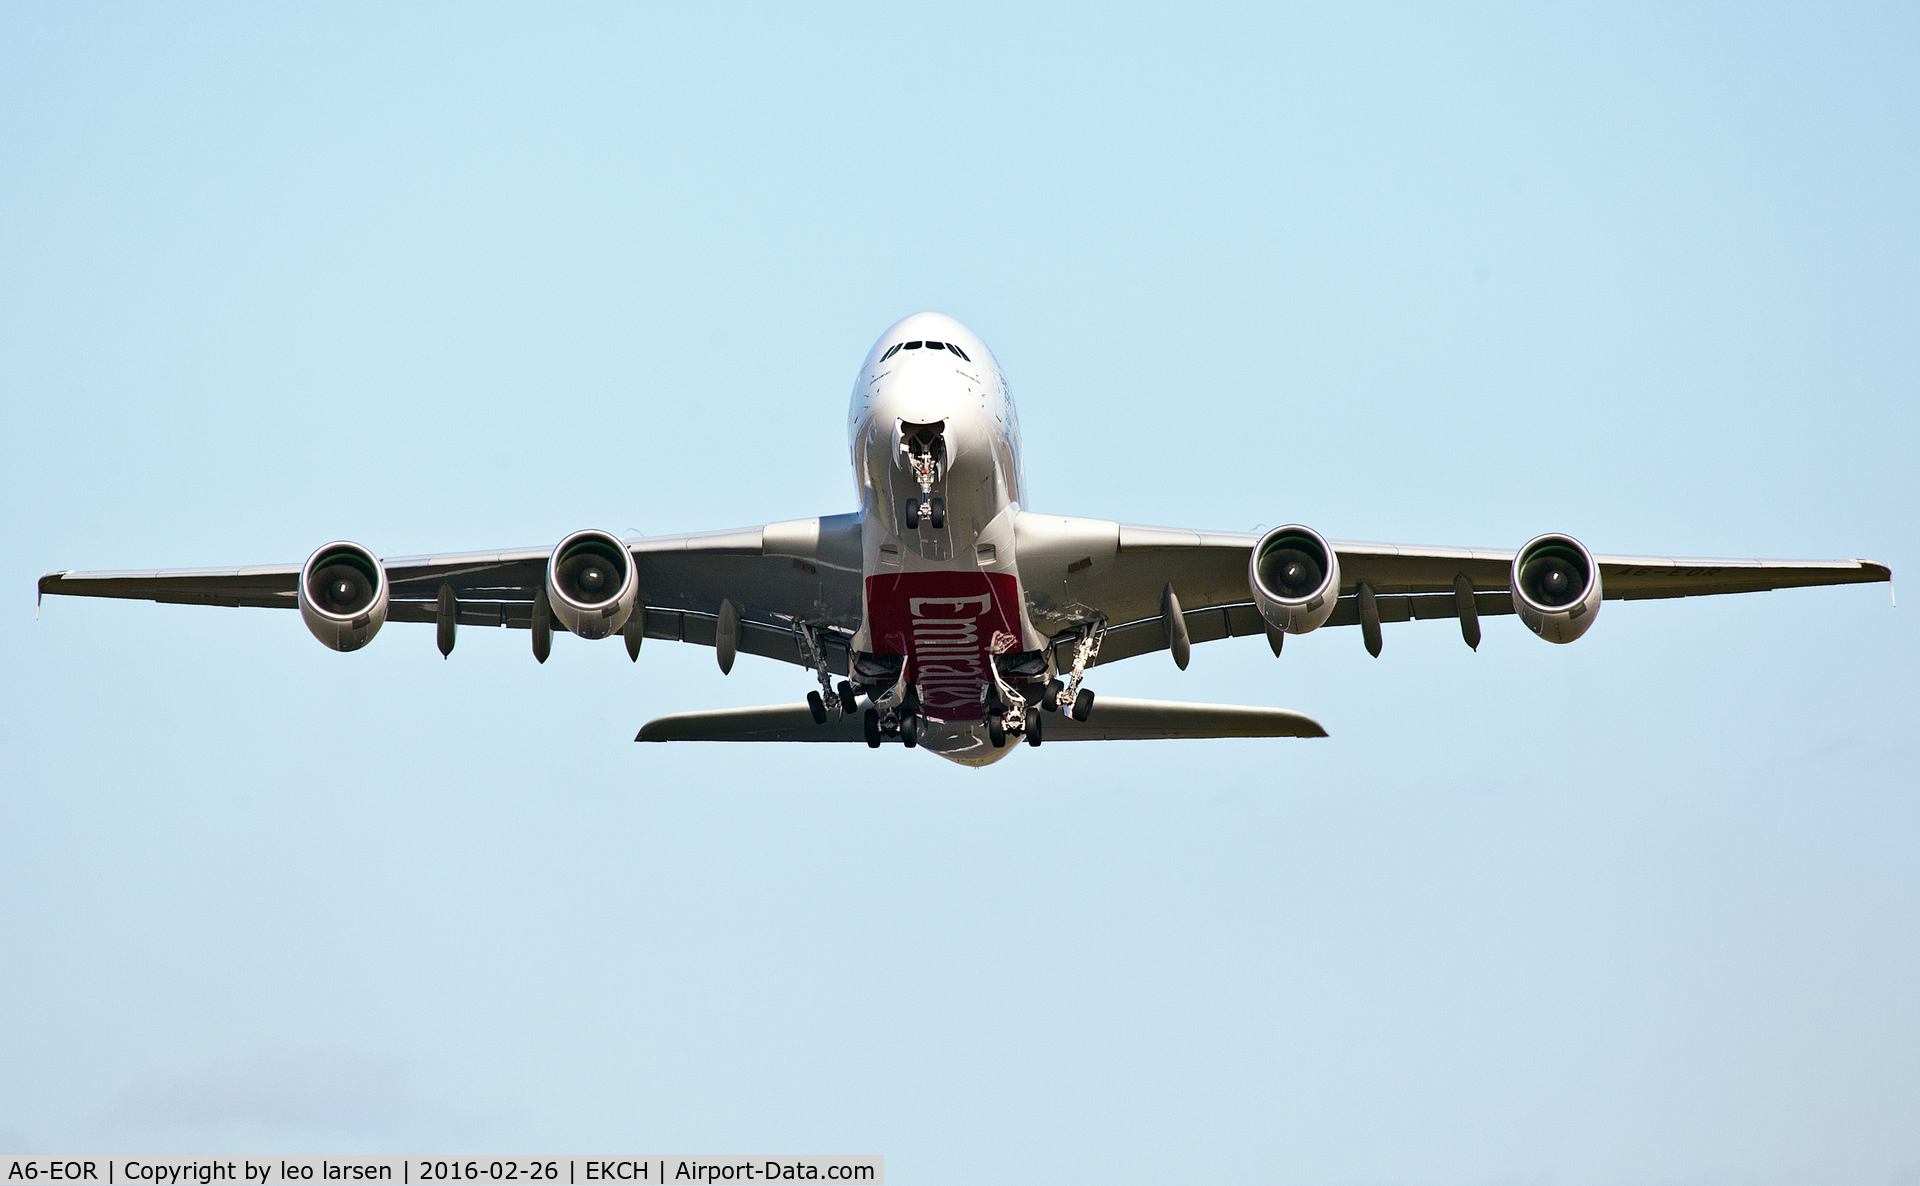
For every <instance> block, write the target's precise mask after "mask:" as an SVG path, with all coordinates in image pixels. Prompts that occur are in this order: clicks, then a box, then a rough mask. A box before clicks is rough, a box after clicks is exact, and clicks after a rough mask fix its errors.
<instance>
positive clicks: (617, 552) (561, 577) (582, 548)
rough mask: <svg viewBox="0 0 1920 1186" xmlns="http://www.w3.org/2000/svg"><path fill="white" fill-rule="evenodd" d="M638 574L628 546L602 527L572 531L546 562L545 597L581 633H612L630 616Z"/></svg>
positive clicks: (555, 612)
mask: <svg viewBox="0 0 1920 1186" xmlns="http://www.w3.org/2000/svg"><path fill="white" fill-rule="evenodd" d="M639 597H640V576H639V573H637V572H636V571H635V570H634V566H633V555H632V554H631V553H630V552H628V551H627V545H625V544H623V543H621V542H620V541H619V539H618V538H616V537H614V536H612V535H609V534H607V533H606V532H604V531H576V532H574V533H573V534H572V535H570V536H568V537H567V538H565V539H563V540H561V541H560V546H559V547H557V548H555V549H554V550H553V556H552V557H551V558H549V559H548V561H547V602H548V604H550V605H551V606H552V607H553V616H554V617H556V618H558V619H559V620H560V624H561V625H562V626H565V627H566V628H567V629H568V630H570V631H572V632H573V633H575V634H577V635H579V636H580V637H581V638H605V637H607V636H608V635H609V634H617V633H619V632H620V628H621V627H623V626H625V625H626V624H627V619H628V618H630V617H632V616H633V607H634V605H635V604H636V603H637V602H638V600H639Z"/></svg>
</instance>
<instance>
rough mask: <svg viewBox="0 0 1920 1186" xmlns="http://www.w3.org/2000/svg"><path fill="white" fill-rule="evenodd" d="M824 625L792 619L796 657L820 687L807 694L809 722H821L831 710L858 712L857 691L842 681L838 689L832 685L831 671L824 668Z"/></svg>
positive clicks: (850, 713) (825, 652) (824, 721)
mask: <svg viewBox="0 0 1920 1186" xmlns="http://www.w3.org/2000/svg"><path fill="white" fill-rule="evenodd" d="M826 632H827V631H826V627H824V626H822V625H820V624H819V623H816V622H795V623H794V624H793V637H794V642H795V645H797V646H798V647H799V648H800V658H801V660H802V661H803V662H805V663H806V664H807V666H809V667H811V668H813V674H814V678H815V679H818V680H819V681H820V690H819V691H817V692H808V693H807V711H808V712H810V713H812V714H813V723H814V724H816V725H824V724H826V723H827V719H828V718H829V717H830V716H832V715H833V714H835V713H838V714H839V715H840V716H841V717H843V718H845V717H850V716H852V715H853V714H854V713H856V712H859V711H860V696H859V693H857V692H855V691H854V690H853V685H852V684H850V683H848V682H847V681H846V680H841V681H840V686H839V687H838V688H836V687H834V685H833V673H832V672H831V671H828V670H827V647H826Z"/></svg>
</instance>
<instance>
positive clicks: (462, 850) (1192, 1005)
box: [0, 5, 1920, 1186]
mask: <svg viewBox="0 0 1920 1186" xmlns="http://www.w3.org/2000/svg"><path fill="white" fill-rule="evenodd" d="M1917 51H1920V21H1917V20H1916V18H1915V15H1914V13H1913V11H1912V10H1911V9H1910V8H1906V7H1904V6H1885V7H1870V6H1821V7H1818V8H1816V7H1813V6H1808V7H1805V8H1788V7H1781V6H1769V7H1763V8H1755V7H1751V6H1692V7H1689V8H1687V9H1686V10H1685V11H1671V10H1670V6H1652V7H1631V8H1623V7H1621V6H1595V7H1590V8H1580V9H1575V8H1567V7H1561V8H1556V9H1554V10H1552V11H1542V10H1538V9H1533V8H1524V7H1522V8H1504V9H1501V8H1447V9H1439V8H1424V7H1423V8H1410V9H1392V8H1374V9H1366V10H1342V11H1333V10H1318V11H1316V10H1294V9H1281V8H1273V7H1257V8H1245V9H1240V8H1229V7H1204V8H1202V7H1192V6H1189V7H1185V8H1182V9H1180V10H1179V11H1178V12H1177V13H1176V12H1172V11H1169V10H1166V9H1163V8H1140V9H1124V8H1114V7H1083V8H1046V9H1035V8H1032V7H1029V6H1006V7H991V6H975V7H972V8H967V9H955V8H946V9H908V8H901V7H898V6H876V7H869V8H823V9H821V10H818V11H804V12H802V11H795V10H789V9H784V8H772V7H768V8H760V9H736V10H731V11H729V12H727V13H725V14H724V15H709V14H706V13H691V12H679V11H676V12H648V11H643V10H639V9H634V8H626V7H609V8H576V9H573V10H571V11H569V12H567V13H564V14H553V13H547V12H541V13H532V12H526V11H520V10H515V9H511V8H507V7H494V8H483V7H478V6H459V7H452V6H449V7H442V8H429V7H415V8H411V9H408V10H407V11H404V12H396V11H393V10H391V9H389V8H386V7H362V8H351V7H344V6H333V7H327V8H320V7H294V6H278V7H274V8H267V9H262V8H253V7H209V6H201V7H197V8H192V9H184V10H182V9H173V10H166V11H163V10H160V9H153V8H149V9H144V10H131V9H124V8H108V7H101V6H93V7H89V6H62V7H58V8H41V7H29V6H25V5H10V6H7V7H5V8H4V9H0V182H3V184H0V216H4V228H5V229H4V231H3V232H0V276H4V278H5V283H4V284H0V400H3V401H4V406H5V409H6V418H5V423H6V426H7V428H6V431H5V432H4V433H0V456H4V465H0V493H3V494H4V505H5V508H6V510H5V524H6V529H5V531H4V533H3V534H0V573H4V574H5V576H6V579H7V581H9V582H11V587H12V588H13V589H14V592H15V599H14V601H13V606H14V610H13V612H11V613H9V614H0V661H3V662H4V669H5V671H6V673H7V678H6V680H5V681H4V684H0V688H4V691H0V696H3V697H4V701H3V702H0V754H3V755H4V756H3V757H0V763H4V765H3V766H0V768H3V769H4V770H5V771H6V777H5V780H4V787H0V854H4V855H0V950H5V951H6V952H8V953H9V955H8V957H7V960H6V965H5V966H6V974H5V975H4V976H0V1145H4V1146H10V1147H12V1148H14V1149H17V1150H19V1151H37V1150H45V1151H51V1150H55V1149H60V1150H92V1151H124V1152H154V1151H170V1150H182V1151H222V1150H232V1151H243V1150H251V1151H264V1152H275V1151H278V1152H303V1151H315V1152H319V1151H342V1152H344V1151H351V1150H368V1151H467V1150H474V1151H512V1150H522V1151H546V1152H575V1151H580V1152H592V1151H606V1152H673V1151H680V1150H684V1151H689V1152H693V1151H703V1152H750V1151H772V1152H786V1153H804V1152H861V1153H868V1152H872V1153H882V1154H885V1155H886V1156H887V1157H888V1164H889V1170H890V1172H891V1173H892V1175H893V1180H896V1181H902V1182H969V1181H979V1180H982V1179H983V1178H999V1179H1016V1180H1032V1181H1037V1180H1046V1181H1063V1182H1065V1181H1148V1180H1165V1179H1168V1178H1172V1177H1176V1176H1182V1175H1184V1176H1189V1177H1193V1178H1196V1179H1202V1178H1204V1179H1210V1180H1223V1181H1225V1180H1231V1181H1270V1182H1276V1183H1296V1182H1297V1183H1385V1182H1419V1183H1430V1182H1431V1183H1482V1182H1485V1183H1494V1182H1499V1183H1513V1182H1556V1183H1588V1182H1592V1183H1602V1182H1605V1183H1619V1182H1648V1183H1653V1182H1662V1183H1664V1182H1676V1183H1678V1182H1685V1183H1716V1184H1717V1183H1736V1182H1737V1183H1747V1182H1753V1183H1775V1182H1778V1183H1788V1182H1792V1183H1824V1182H1833V1183H1841V1182H1845V1183H1860V1182H1866V1183H1891V1184H1902V1186H1913V1184H1915V1183H1920V1125H1916V1124H1915V1123H1914V1117H1915V1116H1916V1115H1917V1114H1920V1023H1917V1022H1916V1018H1920V1012H1916V1010H1915V1009H1914V1006H1913V1003H1914V1002H1915V1001H1916V1000H1920V863H1916V861H1915V859H1914V853H1915V851H1916V841H1920V777H1917V776H1920V747H1917V746H1916V743H1915V741H1914V736H1913V734H1914V731H1913V728H1912V725H1911V721H1912V719H1913V718H1914V715H1915V712H1916V710H1917V709H1920V690H1917V689H1916V678H1915V672H1916V670H1917V669H1920V668H1917V665H1916V660H1920V632H1917V630H1916V627H1915V626H1914V624H1913V622H1914V611H1913V610H1912V609H1911V608H1908V609H1904V610H1902V609H1894V608H1891V607H1890V605H1889V597H1888V592H1887V590H1886V589H1885V588H1884V587H1877V586H1876V587H1860V588H1850V589H1832V590H1809V591H1799V592H1783V593H1774V594H1766V595H1757V596H1748V597H1736V598H1725V599H1717V600H1712V601H1690V602H1685V603H1672V604H1659V603H1634V604H1627V603H1618V602H1615V603H1609V604H1608V605H1607V606H1606V609H1605V611H1604V612H1603V614H1602V615H1601V617H1600V619H1599V622H1598V624H1597V625H1596V627H1595V629H1594V630H1593V631H1592V633H1591V634H1589V635H1588V636H1587V637H1586V638H1585V639H1583V640H1581V641H1580V642H1579V643H1577V644H1575V645H1573V646H1570V647H1552V646H1546V645H1543V644H1541V643H1539V642H1538V641H1536V640H1534V639H1533V638H1532V637H1530V636H1528V635H1527V634H1526V633H1525V631H1524V630H1523V629H1522V628H1521V627H1519V626H1518V625H1517V624H1516V623H1515V622H1514V621H1513V620H1512V619H1510V618H1508V619H1499V620H1490V621H1489V622H1488V623H1487V627H1488V629H1487V638H1486V641H1485V642H1484V643H1483V644H1482V646H1481V648H1480V650H1479V652H1478V653H1477V654H1475V653H1470V652H1468V651H1467V650H1466V648H1465V647H1463V646H1462V645H1461V644H1460V641H1459V637H1458V634H1457V632H1456V631H1455V630H1454V629H1453V628H1452V627H1451V626H1450V625H1448V624H1446V623H1443V622H1442V623H1412V624H1406V625H1402V626H1398V627H1393V626H1389V627H1388V630H1387V635H1386V649H1385V652H1384V654H1383V656H1382V657H1381V658H1380V659H1378V660H1373V659H1370V658H1368V657H1367V655H1366V654H1365V652H1364V651H1363V650H1362V648H1361V643H1360V639H1359V637H1358V633H1357V632H1355V631H1351V630H1329V631H1325V632H1322V633H1319V634H1315V635H1312V636H1309V637H1306V638H1303V639H1298V640H1295V642H1294V643H1292V644H1290V645H1289V647H1288V648H1287V651H1286V655H1285V657H1284V658H1282V659H1280V660H1278V661H1276V660H1274V659H1273V658H1272V657H1271V656H1270V655H1269V654H1268V652H1267V649H1266V647H1265V646H1264V645H1263V644H1261V643H1260V642H1259V641H1258V640H1243V641H1242V642H1239V643H1232V642H1229V643H1220V644H1211V645H1207V646H1203V647H1200V648H1198V649H1197V650H1196V652H1195V655H1194V660H1193V665H1192V668H1191V669H1190V670H1188V671H1186V672H1184V673H1182V672H1178V671H1176V670H1175V669H1174V667H1173V665H1172V663H1171V662H1170V661H1168V660H1167V659H1166V657H1165V656H1164V655H1158V656H1147V657H1143V658H1141V659H1137V660H1133V661H1130V662H1128V663H1125V664H1120V665H1116V666H1115V667H1113V668H1112V669H1110V670H1102V671H1101V672H1100V673H1099V675H1098V678H1097V679H1096V680H1094V681H1093V686H1095V687H1097V688H1098V689H1099V690H1101V691H1103V692H1108V693H1111V694H1126V695H1147V696H1162V697H1169V698H1178V699H1191V700H1218V701H1226V702H1236V703H1248V704H1274V705H1280V706H1284V707H1288V708H1294V709H1298V710H1301V711H1305V712H1308V713H1310V714H1312V715H1314V716H1315V717H1317V718H1318V719H1320V720H1321V721H1322V722H1324V723H1325V724H1326V726H1327V728H1328V729H1329V731H1330V732H1331V734H1332V736H1331V738H1330V739H1328V740H1326V741H1322V742H1216V743H1141V744H1115V745H1112V746H1104V747H1101V746H1079V747H1060V746H1056V747H1045V748H1043V749H1041V750H1039V751H1032V752H1022V753H1020V754H1018V755H1017V756H1016V757H1015V758H1014V759H1013V760H1011V761H1009V762H1006V763H1003V764H1001V765H999V766H997V767H994V768H992V769H990V770H987V771H970V770H964V769H959V768H955V767H951V766H949V765H947V764H945V763H942V762H940V761H938V760H935V759H932V758H930V757H928V756H926V755H923V754H912V753H906V752H902V751H899V750H897V749H890V750H888V751H885V752H882V753H879V754H872V753H869V752H867V751H866V750H864V749H859V748H850V749H848V748H842V747H794V748H791V749H788V748H776V747H740V748H719V747H691V748H669V747H651V746H649V747H640V746H636V745H634V744H632V742H631V741H630V739H631V737H632V736H633V733H634V731H635V730H636V729H637V727H638V726H639V724H640V723H641V722H642V721H644V720H646V719H647V718H649V717H651V716H654V715H657V714H659V713H662V712H667V711H673V710H677V709H683V708H691V707H720V706H726V705H733V704H751V703H765V702H770V701H778V700H794V699H797V698H798V697H799V696H800V695H801V694H803V693H804V692H805V690H806V683H805V678H804V676H802V675H799V674H796V673H794V672H793V671H791V670H790V669H785V668H779V667H777V666H776V665H774V664H771V663H768V662H765V661H761V660H757V659H752V658H743V659H742V660H741V661H740V663H739V665H738V666H737V667H736V668H735V670H734V672H733V674H732V675H731V676H730V677H723V676H721V674H720V673H719V672H718V670H717V669H716V668H715V665H714V663H713V658H712V654H711V652H709V651H706V650H703V649H698V648H691V647H686V648H681V647H676V646H673V645H671V644H665V643H657V642H649V643H648V644H647V646H646V649H645V650H644V652H643V653H642V655H641V659H640V662H639V664H638V666H637V667H636V666H631V665H629V664H628V663H627V661H626V658H625V655H624V654H623V653H621V651H620V648H619V647H618V646H617V645H615V644H611V643H608V644H600V645H594V644H587V643H583V642H580V641H578V640H575V639H571V638H562V639H559V640H557V641H556V644H555V647H554V654H553V658H552V660H551V661H550V662H548V663H547V664H546V665H545V666H544V667H542V666H538V665H536V664H535V663H534V661H533V660H532V658H531V657H530V655H529V654H528V647H527V638H526V636H525V634H523V633H517V632H505V631H488V630H481V629H470V630H467V631H464V632H463V633H462V635H461V638H460V643H459V647H458V649H457V650H456V651H455V653H454V655H453V657H452V658H451V659H450V660H448V661H444V662H443V661H442V660H441V659H440V658H439V656H438V655H437V654H436V653H435V651H434V648H433V637H432V631H431V630H430V629H428V628H426V627H420V626H407V625H391V626H389V627H388V628H387V629H386V631H384V632H383V633H382V634H381V636H380V637H379V638H378V639H377V640H376V643H375V644H374V645H373V646H372V647H370V648H369V649H368V650H366V651H363V652H360V653H357V654H354V655H350V656H342V655H337V654H333V653H331V652H329V651H326V650H325V649H323V648H322V647H320V646H318V645H317V644H315V643H314V642H313V640H312V639H311V638H310V637H309V636H308V635H307V634H306V632H305V631H304V630H303V629H302V628H301V627H300V625H299V622H298V620H297V619H296V618H295V617H294V616H293V615H290V614H282V613H273V612H267V611H254V610H231V611H228V610H216V609H201V608H188V607H164V606H154V605H144V604H137V603H127V604H107V603H101V604H91V603H86V602H75V601H66V600H58V601H54V602H50V603H49V604H48V605H47V606H46V607H45V608H44V610H43V611H42V612H41V614H40V617H39V619H38V620H36V619H35V617H34V613H33V607H32V605H31V604H30V598H31V584H32V581H33V579H34V578H35V577H37V576H38V575H39V574H40V573H42V572H44V571H47V570H50V569H57V568H122V567H126V568H133V567H143V566H149V567H153V566H175V565H199V564H222V563H226V564H234V563H249V562H274V561H292V560H298V559H300V558H302V557H304V556H305V555H306V554H307V553H308V552H309V551H311V550H312V549H313V548H314V547H315V546H317V545H318V544H320V543H322V542H325V541H327V540H331V539H335V538H340V537H343V536H344V537H347V538H352V539H356V540H360V541H362V542H364V543H366V544H367V545H368V546H370V547H372V548H373V549H374V550H375V551H377V552H380V553H383V554H387V555H401V554H409V553H418V552H424V551H430V550H452V549H468V548H482V547H491V546H506V545H525V544H536V543H544V542H548V541H557V540H558V539H559V538H560V537H561V536H562V535H564V534H565V533H567V532H569V531H571V530H574V529H576V528H579V527H583V526H602V527H606V528H610V529H613V530H616V531H627V530H637V531H642V532H646V533H649V534H661V533H668V532H674V531H685V530H697V529H703V528H723V527H733V526H739V525H744V524H753V523H761V522H765V521H769V520H775V519H785V518H793V517H799V516H805V515H813V514H821V513H834V512H839V511H844V510H848V509H852V505H853V503H852V498H853V495H852V481H851V477H850V474H849V471H848V469H847V465H846V459H845V443H844V437H843V431H844V416H845V402H844V401H845V399H846V395H847V391H848V389H849V387H850V385H851V382H852V379H853V375H854V369H855V367H856V366H857V365H858V364H859V361H860V359H861V358H862V356H863V355H864V353H865V351H866V349H867V347H868V345H869V344H870V343H871V341H872V340H873V338H874V337H875V336H876V335H877V334H879V333H880V331H881V330H882V329H884V328H885V327H886V326H887V325H889V324H890V323H891V322H893V321H894V320H895V319H897V318H898V317H900V316H902V315H904V314H906V313H909V312H913V311H916V310H920V309H937V310H940V311H943V312H946V313H950V314H952V315H954V316H956V317H959V318H960V319H961V320H963V321H965V322H966V323H967V324H969V325H970V326H971V327H972V328H974V329H975V330H976V331H977V332H979V333H980V334H981V335H982V336H983V337H984V338H985V339H986V340H987V341H988V342H990V343H991V344H992V345H993V348H994V350H995V352H996V354H997V355H998V356H999V358H1000V359H1001V361H1002V362H1003V363H1004V364H1005V366H1006V368H1007V370H1008V372H1009V375H1010V377H1011V379H1012V382H1013V387H1014V393H1015V396H1016V398H1017V400H1018V401H1019V404H1020V411H1021V418H1022V424H1023V428H1024V431H1025V434H1026V441H1025V445H1026V460H1027V466H1028V471H1029V480H1030V483H1031V493H1032V498H1033V503H1034V506H1035V508H1036V509H1042V510H1048V511H1057V512H1060V513H1064V514H1076V515H1090V516H1098V517H1103V518H1114V519H1120V520H1123V521H1128V522H1137V523H1150V524H1172V525H1183V526H1197V527H1211V528H1220V529H1233V530H1248V529H1251V528H1253V527H1254V526H1256V525H1257V524H1268V525H1271V524H1276V523H1280V522H1285V521H1289V520H1292V521H1300V522H1305V523H1308V524H1311V525H1313V526H1315V527H1316V528H1318V529H1319V530H1321V531H1323V532H1325V533H1326V534H1327V535H1329V536H1332V537H1334V538H1347V539H1383V540H1392V541H1403V542H1424V543H1453V544H1472V545H1486V546H1509V547H1510V546H1514V545H1517V544H1518V543H1520V542H1521V541H1523V540H1525V539H1526V538H1528V537H1530V536H1532V535H1534V534H1536V533H1538V532H1541V531H1547V530H1558V531H1567V532H1571V533H1573V534H1575V535H1577V536H1579V537H1580V538H1581V539H1583V540H1585V541H1586V542H1587V543H1588V544H1589V545H1591V546H1592V547H1593V548H1594V549H1595V550H1596V551H1602V552H1616V553H1619V552H1626V553H1651V554H1679V555H1725V556H1783V557H1826V556H1866V557H1870V558H1873V559H1876V560H1880V561H1882V562H1885V563H1889V564H1891V565H1892V566H1893V567H1894V569H1895V572H1896V576H1897V577H1898V575H1899V574H1902V573H1912V572H1914V571H1915V564H1916V562H1917V561H1920V532H1916V528H1915V526H1914V523H1915V515H1914V512H1915V508H1916V504H1917V503H1920V499H1916V473H1920V467H1916V465H1915V463H1914V459H1915V448H1916V443H1920V434H1917V433H1916V412H1915V399H1914V395H1915V380H1916V377H1917V376H1920V364H1916V350H1915V346H1916V331H1915V327H1916V325H1917V324H1920V317H1917V316H1916V315H1917V314H1920V308H1916V289H1915V283H1914V280H1913V277H1914V276H1915V275H1916V272H1920V267H1917V265H1920V251H1917V250H1916V247H1917V246H1920V244H1917V243H1916V231H1915V220H1914V218H1913V212H1914V210H1915V209H1920V186H1917V185H1916V181H1917V179H1920V178H1917V175H1916V165H1917V164H1920V161H1917V159H1916V133H1915V113H1916V111H1920V93H1917V92H1920V81H1916V79H1917V78H1920V76H1917V75H1916V73H1915V71H1914V70H1913V68H1912V63H1913V62H1914V60H1915V58H1916V53H1917Z"/></svg>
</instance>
